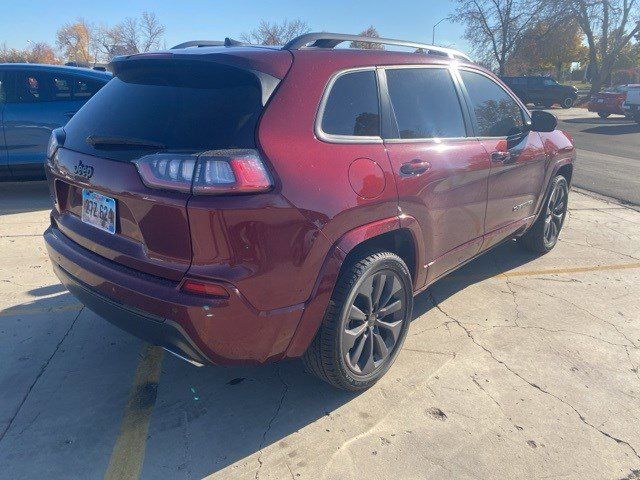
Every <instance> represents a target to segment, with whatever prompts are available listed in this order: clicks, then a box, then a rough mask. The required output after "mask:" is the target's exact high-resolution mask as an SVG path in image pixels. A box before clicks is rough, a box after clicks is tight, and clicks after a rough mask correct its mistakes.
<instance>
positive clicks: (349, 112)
mask: <svg viewBox="0 0 640 480" xmlns="http://www.w3.org/2000/svg"><path fill="white" fill-rule="evenodd" d="M321 127H322V131H323V132H324V133H327V134H330V135H348V136H357V137H363V136H365V137H371V136H379V135H380V111H379V106H378V88H377V83H376V74H375V72H374V71H373V70H367V71H361V72H351V73H346V74H344V75H341V76H340V77H338V79H337V80H336V81H335V82H334V84H333V87H332V88H331V92H330V93H329V97H328V99H327V101H326V104H325V107H324V111H323V115H322V123H321Z"/></svg>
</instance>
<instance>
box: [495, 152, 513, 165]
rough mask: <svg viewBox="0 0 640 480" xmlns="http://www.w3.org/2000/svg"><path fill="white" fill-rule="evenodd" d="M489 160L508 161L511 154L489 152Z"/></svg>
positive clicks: (496, 161)
mask: <svg viewBox="0 0 640 480" xmlns="http://www.w3.org/2000/svg"><path fill="white" fill-rule="evenodd" d="M491 161H492V162H494V163H509V162H510V161H511V154H510V153H509V152H502V151H495V152H493V153H492V154H491Z"/></svg>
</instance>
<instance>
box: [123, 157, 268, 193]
mask: <svg viewBox="0 0 640 480" xmlns="http://www.w3.org/2000/svg"><path fill="white" fill-rule="evenodd" d="M134 163H135V165H136V167H137V168H138V172H139V173H140V177H141V178H142V181H143V182H144V184H145V185H146V186H148V187H150V188H158V189H164V190H176V191H180V192H187V193H193V194H196V195H224V194H230V193H258V192H266V191H267V190H269V189H270V188H271V187H272V185H273V183H272V181H271V177H270V175H269V172H268V171H267V169H266V167H265V165H264V162H263V161H262V159H261V158H260V154H259V153H258V152H257V151H255V150H217V151H211V152H207V153H203V154H201V155H199V156H195V155H183V154H170V153H157V154H154V155H146V156H144V157H142V158H139V159H138V160H135V161H134Z"/></svg>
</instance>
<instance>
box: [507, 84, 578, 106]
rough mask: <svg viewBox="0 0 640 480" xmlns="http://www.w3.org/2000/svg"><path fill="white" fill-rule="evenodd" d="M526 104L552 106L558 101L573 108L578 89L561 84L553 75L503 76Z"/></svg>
mask: <svg viewBox="0 0 640 480" xmlns="http://www.w3.org/2000/svg"><path fill="white" fill-rule="evenodd" d="M501 78H502V80H503V81H504V82H505V83H506V84H507V85H508V86H509V87H510V88H511V90H513V91H514V92H515V94H516V95H518V97H520V99H521V100H522V102H523V103H524V104H529V103H533V104H534V105H538V106H543V107H546V108H550V107H552V106H553V105H555V104H556V103H557V104H559V105H560V106H561V107H562V108H571V107H573V104H574V103H575V101H576V99H577V98H578V89H577V88H576V87H574V86H571V85H561V84H559V83H558V82H557V81H556V80H555V79H553V78H551V77H542V76H531V77H529V76H526V77H501Z"/></svg>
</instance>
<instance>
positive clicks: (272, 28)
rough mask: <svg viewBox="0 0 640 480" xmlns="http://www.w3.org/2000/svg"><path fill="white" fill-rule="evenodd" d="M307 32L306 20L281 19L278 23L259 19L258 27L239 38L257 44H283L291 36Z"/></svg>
mask: <svg viewBox="0 0 640 480" xmlns="http://www.w3.org/2000/svg"><path fill="white" fill-rule="evenodd" d="M308 32H309V25H307V22H305V21H303V20H300V19H299V18H298V19H295V20H287V19H285V20H283V21H282V22H280V23H277V22H274V23H271V22H268V21H266V20H260V23H259V24H258V28H255V29H253V30H251V31H250V32H249V33H243V34H242V35H241V36H240V38H241V39H242V40H243V41H244V42H247V43H254V44H258V45H284V44H285V43H287V42H288V41H289V40H291V39H292V38H295V37H297V36H299V35H303V34H305V33H308Z"/></svg>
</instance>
